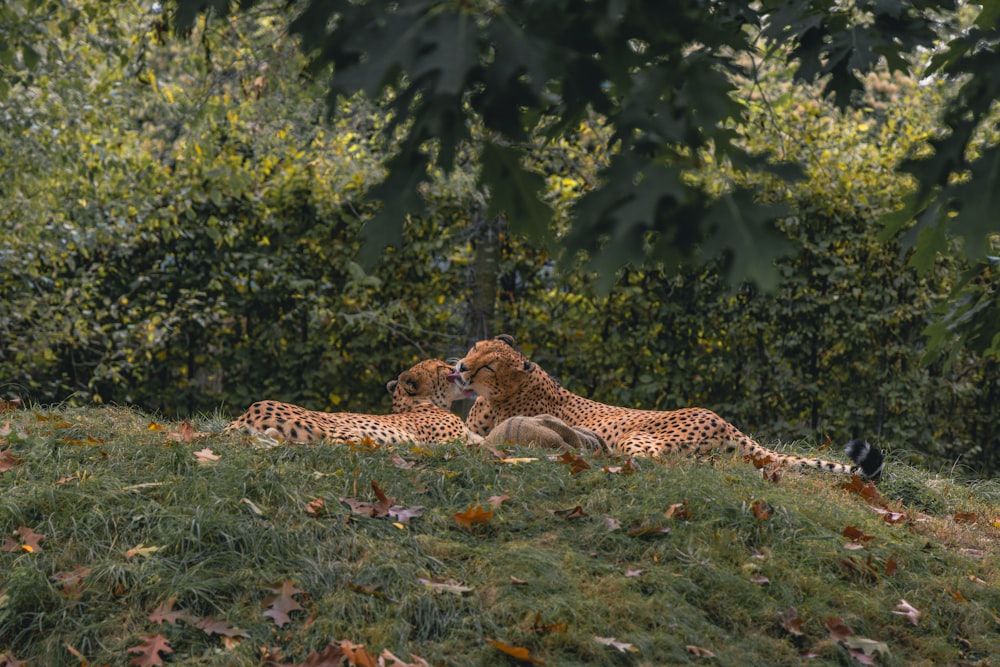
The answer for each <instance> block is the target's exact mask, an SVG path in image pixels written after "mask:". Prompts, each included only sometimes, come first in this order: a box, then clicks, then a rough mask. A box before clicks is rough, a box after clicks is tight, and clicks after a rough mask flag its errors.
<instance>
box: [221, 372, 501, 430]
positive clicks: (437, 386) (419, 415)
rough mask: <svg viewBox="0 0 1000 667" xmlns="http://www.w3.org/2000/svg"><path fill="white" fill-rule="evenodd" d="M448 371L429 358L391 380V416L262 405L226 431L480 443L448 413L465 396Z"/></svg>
mask: <svg viewBox="0 0 1000 667" xmlns="http://www.w3.org/2000/svg"><path fill="white" fill-rule="evenodd" d="M450 371H451V367H450V366H449V365H448V364H446V363H445V362H443V361H439V360H437V359H429V360H425V361H421V362H420V363H418V364H417V365H416V366H414V367H413V368H410V369H409V370H407V371H403V373H401V374H400V376H399V377H398V378H397V379H395V380H391V381H389V382H388V383H387V384H386V389H387V390H388V391H389V393H391V394H392V414H388V415H368V414H358V413H352V412H316V411H313V410H306V409H305V408H301V407H299V406H297V405H291V404H289V403H281V402H278V401H258V402H257V403H254V404H253V405H251V406H250V408H249V409H248V410H247V411H246V412H245V413H243V414H242V415H241V416H240V417H239V418H237V419H236V420H235V421H233V422H232V423H230V424H229V425H228V426H227V427H226V428H225V430H226V431H237V430H243V431H249V432H250V433H263V434H265V435H268V436H271V437H274V436H280V437H281V438H284V439H285V440H288V441H290V442H298V443H316V442H320V441H324V440H325V441H331V442H340V443H358V442H370V443H374V444H378V445H389V444H398V443H415V444H438V443H445V442H452V441H456V440H459V441H462V442H473V443H475V442H479V441H481V440H482V438H481V437H479V436H478V435H475V434H473V433H471V432H470V431H469V430H468V428H466V426H465V423H464V422H463V421H462V419H461V418H460V417H459V416H458V415H456V414H453V413H451V412H449V410H448V408H449V407H450V406H451V404H452V402H453V401H456V400H460V399H461V398H462V391H461V389H460V388H459V387H457V386H456V385H454V384H453V383H451V382H449V381H448V379H447V378H448V374H449V372H450Z"/></svg>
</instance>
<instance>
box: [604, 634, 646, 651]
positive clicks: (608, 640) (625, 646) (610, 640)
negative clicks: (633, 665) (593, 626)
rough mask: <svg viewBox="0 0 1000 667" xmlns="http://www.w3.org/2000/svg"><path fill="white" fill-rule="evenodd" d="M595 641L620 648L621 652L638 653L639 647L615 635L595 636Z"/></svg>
mask: <svg viewBox="0 0 1000 667" xmlns="http://www.w3.org/2000/svg"><path fill="white" fill-rule="evenodd" d="M594 641H595V642H597V643H598V644H603V645H604V646H610V647H611V648H614V649H618V651H619V652H621V653H638V652H639V649H637V648H636V647H635V646H633V645H632V644H629V643H628V642H620V641H618V640H617V639H615V638H614V637H594Z"/></svg>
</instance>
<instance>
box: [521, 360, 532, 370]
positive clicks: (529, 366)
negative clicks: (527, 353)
mask: <svg viewBox="0 0 1000 667" xmlns="http://www.w3.org/2000/svg"><path fill="white" fill-rule="evenodd" d="M534 369H535V364H534V363H533V362H531V361H528V360H527V359H525V360H524V366H523V367H522V368H521V370H523V371H526V372H531V371H533V370H534Z"/></svg>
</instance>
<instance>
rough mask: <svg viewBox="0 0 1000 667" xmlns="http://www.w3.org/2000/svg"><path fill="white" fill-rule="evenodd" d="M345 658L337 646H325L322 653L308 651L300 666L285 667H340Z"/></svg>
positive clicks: (284, 666)
mask: <svg viewBox="0 0 1000 667" xmlns="http://www.w3.org/2000/svg"><path fill="white" fill-rule="evenodd" d="M345 657H346V654H345V653H344V652H343V650H341V648H340V645H339V644H327V646H326V648H324V649H323V650H322V651H315V650H313V651H309V653H308V654H307V655H306V659H305V660H304V661H303V662H302V664H301V665H287V667H340V665H341V664H343V659H344V658H345ZM281 667H286V665H281Z"/></svg>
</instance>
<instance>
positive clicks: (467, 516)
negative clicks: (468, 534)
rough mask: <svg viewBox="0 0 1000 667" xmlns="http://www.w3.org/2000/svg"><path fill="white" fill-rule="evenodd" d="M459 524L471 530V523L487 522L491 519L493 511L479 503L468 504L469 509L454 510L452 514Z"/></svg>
mask: <svg viewBox="0 0 1000 667" xmlns="http://www.w3.org/2000/svg"><path fill="white" fill-rule="evenodd" d="M452 516H453V517H454V519H455V521H457V522H458V524H459V525H462V526H465V527H466V528H467V529H469V530H472V524H474V523H483V524H487V523H489V522H490V521H491V520H492V519H493V512H491V511H489V510H484V509H483V508H482V506H480V505H469V509H467V510H465V511H464V512H456V513H455V514H453V515H452Z"/></svg>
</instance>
